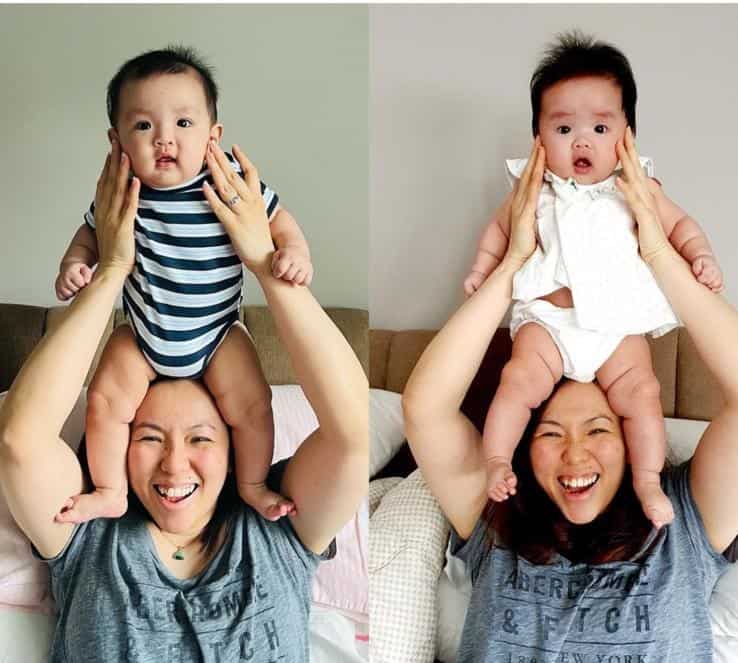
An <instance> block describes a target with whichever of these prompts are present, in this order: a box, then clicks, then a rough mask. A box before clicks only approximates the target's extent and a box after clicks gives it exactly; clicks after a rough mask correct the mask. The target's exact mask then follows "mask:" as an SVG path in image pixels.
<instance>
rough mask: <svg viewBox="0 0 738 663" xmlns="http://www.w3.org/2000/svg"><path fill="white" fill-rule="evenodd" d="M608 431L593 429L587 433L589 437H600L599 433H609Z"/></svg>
mask: <svg viewBox="0 0 738 663" xmlns="http://www.w3.org/2000/svg"><path fill="white" fill-rule="evenodd" d="M609 432H610V431H609V430H607V428H593V429H592V430H591V431H589V434H590V435H600V434H601V433H609Z"/></svg>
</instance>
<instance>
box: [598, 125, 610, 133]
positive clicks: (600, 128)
mask: <svg viewBox="0 0 738 663" xmlns="http://www.w3.org/2000/svg"><path fill="white" fill-rule="evenodd" d="M607 131H608V129H607V126H605V125H604V124H598V125H596V126H595V133H596V134H606V133H607Z"/></svg>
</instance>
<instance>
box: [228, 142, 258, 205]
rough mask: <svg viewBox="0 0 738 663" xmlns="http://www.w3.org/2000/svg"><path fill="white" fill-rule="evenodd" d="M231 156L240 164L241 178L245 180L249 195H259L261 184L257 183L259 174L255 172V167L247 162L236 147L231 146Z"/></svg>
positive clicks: (242, 152)
mask: <svg viewBox="0 0 738 663" xmlns="http://www.w3.org/2000/svg"><path fill="white" fill-rule="evenodd" d="M233 154H234V155H235V157H236V159H238V163H239V164H241V168H242V169H243V178H244V180H246V184H247V185H248V187H249V189H250V190H251V193H253V194H254V195H261V182H260V181H259V173H258V172H257V170H256V166H254V164H253V163H251V161H249V158H248V157H247V156H246V154H245V153H244V151H243V150H242V149H241V148H240V147H239V146H238V145H234V146H233Z"/></svg>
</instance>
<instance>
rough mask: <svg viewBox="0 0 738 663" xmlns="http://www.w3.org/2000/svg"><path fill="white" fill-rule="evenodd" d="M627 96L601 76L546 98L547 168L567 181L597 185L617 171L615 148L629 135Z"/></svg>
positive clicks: (568, 84) (542, 124)
mask: <svg viewBox="0 0 738 663" xmlns="http://www.w3.org/2000/svg"><path fill="white" fill-rule="evenodd" d="M626 125H627V120H626V118H625V113H624V112H623V103H622V93H621V91H620V88H619V87H618V86H617V84H616V83H615V82H613V81H612V80H611V79H609V78H603V77H601V76H582V77H579V78H571V79H569V80H565V81H559V82H558V83H556V84H555V85H552V86H551V87H550V88H548V89H547V90H546V91H545V92H544V93H543V96H542V98H541V114H540V120H539V122H538V131H539V134H540V136H541V143H542V144H543V147H544V148H545V149H546V166H547V168H548V169H549V170H551V171H552V172H553V173H554V174H555V175H558V176H559V177H561V178H563V179H568V178H570V177H573V178H574V180H575V181H576V182H577V183H578V184H596V183H597V182H601V181H602V180H604V179H606V178H607V177H609V176H610V175H611V174H612V172H613V171H614V170H615V166H616V165H617V163H618V157H617V154H616V152H615V143H616V142H617V141H618V139H622V138H623V136H624V135H625V127H626Z"/></svg>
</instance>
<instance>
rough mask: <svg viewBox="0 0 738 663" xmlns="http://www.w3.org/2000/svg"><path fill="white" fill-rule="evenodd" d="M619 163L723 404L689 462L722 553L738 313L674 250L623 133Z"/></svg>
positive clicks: (734, 525) (648, 243)
mask: <svg viewBox="0 0 738 663" xmlns="http://www.w3.org/2000/svg"><path fill="white" fill-rule="evenodd" d="M618 156H619V157H620V161H621V163H622V164H623V172H624V174H625V178H623V179H622V180H621V181H620V182H619V186H620V189H621V190H622V192H623V194H624V195H625V198H626V200H627V201H628V203H629V205H630V206H631V208H632V210H633V214H634V216H635V218H636V221H637V223H638V235H639V243H640V249H641V255H642V256H643V259H644V260H645V261H646V262H647V263H648V264H649V265H650V267H651V270H652V271H653V273H654V275H655V277H656V280H657V281H658V283H659V285H660V286H661V289H662V290H663V291H664V294H665V295H666V297H667V298H668V300H669V303H670V304H671V306H672V308H673V309H674V311H675V312H676V314H677V316H679V318H680V319H681V320H682V322H683V323H684V325H685V327H686V328H687V330H688V331H689V335H690V336H691V337H692V340H693V341H694V343H695V346H696V347H697V352H698V354H699V356H700V358H701V359H702V361H704V362H705V365H706V366H707V368H708V369H709V370H710V372H711V373H712V374H713V375H714V376H715V378H716V380H717V383H718V385H719V387H720V390H721V392H722V395H723V397H724V399H725V403H724V405H723V407H722V408H721V409H720V411H719V412H718V414H717V416H716V417H715V418H714V419H713V420H712V423H711V424H710V425H709V426H708V428H707V430H706V431H705V433H704V435H703V436H702V439H701V440H700V443H699V445H698V447H697V450H696V452H695V454H694V460H693V461H692V468H691V474H690V484H691V489H692V495H693V497H694V500H695V503H696V504H697V508H698V509H699V512H700V515H701V516H702V520H703V522H704V524H705V529H706V531H707V536H708V538H709V540H710V543H711V544H712V546H713V548H714V549H715V550H717V551H719V552H722V551H723V550H725V548H727V546H728V545H729V544H730V543H731V541H733V539H734V538H735V537H736V535H737V534H738V508H736V505H737V504H738V344H737V343H736V341H737V340H738V312H736V310H735V309H734V308H733V307H732V306H731V305H730V304H728V302H726V301H725V300H724V299H723V298H722V297H720V296H719V295H716V294H714V293H713V292H711V291H710V289H709V288H707V287H706V286H704V285H702V284H701V283H699V282H698V281H697V279H696V278H695V277H694V275H693V274H692V271H691V269H690V266H689V265H688V264H687V263H686V262H685V261H684V260H683V259H682V257H681V256H680V255H679V254H678V253H677V252H676V250H675V249H674V248H673V247H672V246H671V244H670V243H669V240H668V239H667V238H666V235H665V234H664V231H663V228H662V225H661V223H660V222H659V219H658V214H657V211H656V210H657V207H656V204H655V201H654V198H653V195H652V193H651V191H650V189H649V186H648V182H647V179H646V177H645V174H644V173H643V171H642V169H641V168H640V167H639V166H638V165H637V164H638V163H639V162H638V154H637V152H636V147H635V143H634V141H633V135H632V133H631V132H630V129H628V130H627V131H626V136H625V142H624V144H619V145H618Z"/></svg>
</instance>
